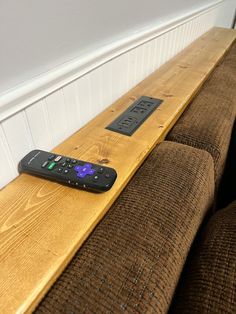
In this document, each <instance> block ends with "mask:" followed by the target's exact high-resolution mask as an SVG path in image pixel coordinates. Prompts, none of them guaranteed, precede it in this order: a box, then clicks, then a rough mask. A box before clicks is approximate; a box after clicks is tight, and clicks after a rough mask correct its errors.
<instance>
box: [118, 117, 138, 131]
mask: <svg viewBox="0 0 236 314" xmlns="http://www.w3.org/2000/svg"><path fill="white" fill-rule="evenodd" d="M134 123H137V119H136V118H134V117H131V116H129V117H125V118H123V119H122V120H120V122H118V124H119V125H120V126H123V127H127V128H129V127H130V126H131V125H133V124H134Z"/></svg>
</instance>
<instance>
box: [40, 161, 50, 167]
mask: <svg viewBox="0 0 236 314" xmlns="http://www.w3.org/2000/svg"><path fill="white" fill-rule="evenodd" d="M48 163H49V161H44V163H43V164H42V166H41V167H42V168H45V167H46V166H47V165H48Z"/></svg>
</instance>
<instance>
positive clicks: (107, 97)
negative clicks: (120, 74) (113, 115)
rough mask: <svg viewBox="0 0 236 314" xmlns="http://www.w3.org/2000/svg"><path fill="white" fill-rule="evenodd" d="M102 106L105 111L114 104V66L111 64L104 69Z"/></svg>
mask: <svg viewBox="0 0 236 314" xmlns="http://www.w3.org/2000/svg"><path fill="white" fill-rule="evenodd" d="M101 71H102V106H103V109H104V108H106V107H108V106H109V105H111V103H112V79H111V77H112V66H111V62H107V63H105V64H104V65H103V66H102V68H101Z"/></svg>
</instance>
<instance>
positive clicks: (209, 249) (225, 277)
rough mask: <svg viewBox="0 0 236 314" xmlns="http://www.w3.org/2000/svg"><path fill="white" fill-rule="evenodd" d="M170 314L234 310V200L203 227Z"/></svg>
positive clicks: (235, 303) (235, 224)
mask: <svg viewBox="0 0 236 314" xmlns="http://www.w3.org/2000/svg"><path fill="white" fill-rule="evenodd" d="M170 313H171V314H174V313H183V314H184V313H193V314H194V313H203V314H204V313H214V314H217V313H222V314H223V313H224V314H225V313H228V314H230V313H232V314H233V313H234V314H235V313H236V201H234V202H233V203H231V204H230V205H229V206H228V207H227V208H226V209H222V210H220V211H218V212H217V213H216V214H215V215H213V216H212V218H211V219H210V221H209V223H208V224H207V226H205V228H204V229H203V230H202V232H201V239H200V241H199V242H198V243H197V244H196V246H195V247H194V250H193V252H192V254H191V258H190V259H188V263H187V266H186V268H185V271H184V272H183V274H182V277H181V281H180V284H179V286H178V289H177V291H176V295H175V298H174V302H173V304H172V306H171V310H170Z"/></svg>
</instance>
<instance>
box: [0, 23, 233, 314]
mask: <svg viewBox="0 0 236 314" xmlns="http://www.w3.org/2000/svg"><path fill="white" fill-rule="evenodd" d="M235 38H236V31H235V30H229V29H222V28H214V29H212V30H211V31H210V32H208V33H206V34H205V35H203V36H202V37H201V38H199V39H198V40H197V41H195V42H194V43H193V44H192V45H190V46H189V47H188V48H187V49H185V50H184V51H183V52H181V53H180V54H179V55H177V56H176V57H175V58H174V59H172V60H171V61H170V62H168V63H167V64H165V65H164V66H162V67H161V68H160V69H159V70H158V71H156V72H154V73H153V74H152V75H150V76H149V77H148V78H147V79H145V80H144V81H143V82H141V83H140V84H139V85H137V86H136V87H135V88H133V89H132V90H131V91H130V92H128V93H127V94H126V95H124V96H123V97H122V98H120V99H119V100H118V101H117V102H115V103H114V104H113V105H111V106H110V107H109V108H108V109H106V110H105V111H104V112H102V113H101V114H100V115H99V116H97V117H96V118H95V119H94V120H92V121H91V122H90V123H88V124H87V125H86V126H85V127H83V128H82V129H81V130H79V131H78V132H77V133H75V134H74V135H72V136H71V137H70V138H68V140H66V141H65V142H63V143H62V144H61V145H59V146H58V147H57V148H56V149H55V152H57V153H60V154H63V155H67V156H72V157H74V158H78V159H83V160H87V161H90V162H94V163H102V161H103V160H107V161H108V164H107V165H108V166H110V167H113V168H115V169H116V170H117V173H118V178H117V181H116V182H115V184H114V186H113V188H112V189H111V190H110V191H108V192H106V193H102V194H93V193H89V192H85V191H78V190H75V189H72V188H69V187H65V186H62V185H59V184H56V183H52V182H48V181H46V180H43V179H39V178H36V177H33V176H29V175H26V174H23V175H20V176H19V177H18V178H17V179H16V180H14V181H13V182H12V183H10V184H9V185H7V186H6V187H5V188H4V189H3V190H2V191H1V193H0V239H1V241H0V243H1V248H0V252H1V255H0V259H1V268H0V278H1V279H0V304H1V313H16V312H17V313H22V312H27V311H31V310H32V309H34V307H35V306H36V305H37V303H38V302H39V301H40V300H41V298H42V297H43V296H44V294H45V293H46V292H47V290H48V289H49V287H50V286H51V285H52V283H53V282H54V281H55V280H56V278H57V277H58V276H59V275H60V273H61V272H62V271H63V269H64V268H65V267H66V265H67V264H68V262H69V261H70V260H71V258H72V257H73V255H74V254H75V252H76V251H77V250H78V248H79V247H80V246H81V244H82V243H83V242H84V240H85V239H86V238H87V236H88V235H89V233H90V232H91V231H92V229H93V228H94V227H95V226H96V224H97V223H98V222H99V221H100V220H101V218H102V217H103V216H104V214H105V213H106V212H107V210H108V209H109V207H110V206H111V205H112V203H113V202H114V201H115V199H116V198H117V197H118V196H119V194H120V193H121V191H122V190H123V189H124V187H125V186H126V184H127V183H128V181H129V180H130V179H131V177H132V176H133V174H134V173H135V171H136V170H137V169H138V167H139V166H140V165H141V163H142V162H143V161H144V159H145V158H146V157H147V155H148V154H149V153H150V152H151V150H152V149H153V147H154V146H155V145H156V144H157V143H158V142H160V141H162V140H163V139H164V138H165V135H166V134H167V132H168V131H169V130H170V128H171V127H172V126H173V125H174V123H175V122H176V120H177V119H178V118H179V116H180V115H181V113H182V112H183V110H184V109H185V107H186V106H187V105H188V103H189V102H190V100H191V99H192V97H193V96H194V95H195V94H196V92H197V91H198V90H199V88H200V87H201V85H202V83H203V82H204V81H205V80H206V78H207V77H208V75H209V74H210V72H211V71H212V70H213V69H214V67H215V66H216V64H217V63H218V62H219V60H220V59H221V58H222V56H223V55H224V53H225V52H226V51H227V49H229V47H230V45H231V44H232V42H233V41H234V39H235ZM142 95H146V96H150V97H155V98H160V99H163V100H164V102H163V103H162V105H161V106H160V107H159V109H157V110H156V111H155V112H154V113H153V114H152V115H151V116H150V117H149V118H148V119H147V120H146V121H145V122H144V124H143V125H142V126H141V127H140V129H138V130H137V131H136V132H135V133H134V134H133V135H132V136H131V137H128V136H125V135H121V134H118V133H114V132H111V131H109V130H106V129H105V127H106V126H107V125H108V124H109V123H110V122H111V121H112V120H114V119H115V118H116V117H117V116H118V115H119V114H120V113H121V112H123V111H124V110H125V109H126V108H127V107H128V106H129V105H130V104H131V103H132V102H133V101H134V100H135V99H137V98H139V97H140V96H142Z"/></svg>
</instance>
